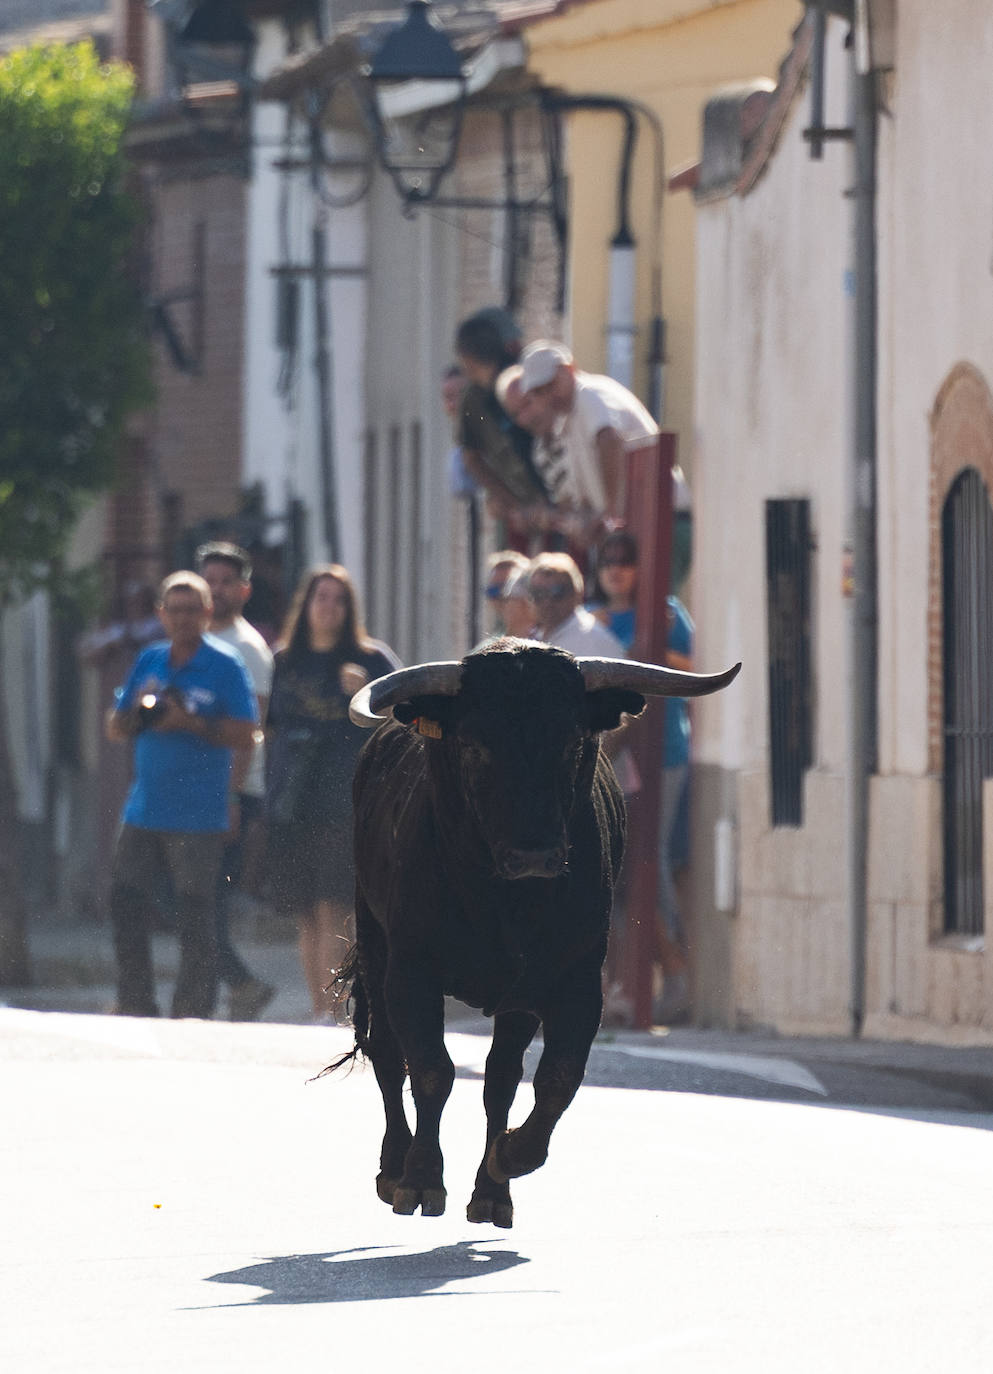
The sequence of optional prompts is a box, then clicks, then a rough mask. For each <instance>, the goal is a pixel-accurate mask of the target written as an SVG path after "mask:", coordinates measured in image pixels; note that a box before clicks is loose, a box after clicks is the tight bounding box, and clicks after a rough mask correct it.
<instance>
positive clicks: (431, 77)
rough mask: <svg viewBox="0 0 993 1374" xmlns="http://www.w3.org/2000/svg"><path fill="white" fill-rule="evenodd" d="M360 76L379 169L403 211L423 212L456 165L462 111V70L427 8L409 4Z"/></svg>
mask: <svg viewBox="0 0 993 1374" xmlns="http://www.w3.org/2000/svg"><path fill="white" fill-rule="evenodd" d="M365 76H366V79H367V81H368V83H369V87H370V89H371V98H370V100H369V102H368V108H369V115H370V122H371V123H372V128H373V135H374V138H375V141H376V152H377V155H378V157H379V161H380V163H381V164H382V166H383V169H384V170H385V171H386V172H388V173H389V175H390V177H391V178H392V180H393V184H394V186H395V187H396V189H397V191H398V192H399V194H400V197H401V199H402V200H403V202H404V205H405V206H406V207H408V208H409V209H414V208H415V207H416V206H418V205H424V204H426V203H427V202H428V201H430V200H433V199H434V197H435V196H436V194H437V192H438V188H439V186H440V185H441V182H442V179H443V178H444V176H445V174H446V173H447V172H448V171H450V170H451V168H452V166H453V165H454V163H455V158H456V155H457V153H458V147H459V136H460V134H461V132H462V118H463V114H464V111H465V103H466V76H465V73H464V72H463V70H462V62H461V60H460V58H459V55H458V53H457V52H456V51H455V49H454V47H453V46H452V43H451V41H450V39H449V38H448V35H447V34H446V33H445V31H444V29H442V28H441V26H440V25H439V24H438V23H437V22H436V21H435V19H434V16H433V15H432V13H431V4H430V0H410V4H409V6H408V9H407V17H406V19H405V20H404V21H403V22H402V23H401V24H398V25H397V26H396V27H395V28H394V29H393V30H392V31H391V32H390V33H389V34H387V36H386V39H385V40H384V42H383V43H382V45H381V47H380V48H379V51H378V52H377V53H376V55H375V56H374V57H373V59H372V61H371V62H370V64H369V66H368V68H367V69H366V72H365Z"/></svg>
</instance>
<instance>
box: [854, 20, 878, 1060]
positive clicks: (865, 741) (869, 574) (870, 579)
mask: <svg viewBox="0 0 993 1374" xmlns="http://www.w3.org/2000/svg"><path fill="white" fill-rule="evenodd" d="M858 46H859V45H858V44H857V43H854V44H853V45H852V58H851V62H852V67H851V82H852V126H853V130H854V139H853V171H854V212H853V213H854V233H853V241H854V302H853V310H852V335H853V337H852V362H853V368H854V379H853V382H854V386H853V414H852V429H851V445H852V449H851V459H852V472H851V478H852V492H851V501H852V506H851V521H852V524H851V530H852V574H853V583H854V603H853V606H852V617H851V702H850V704H851V763H852V768H851V791H852V795H851V804H850V807H849V827H850V829H849V846H848V847H849V856H850V861H849V870H850V871H849V875H848V879H849V911H850V913H851V1017H852V1034H853V1035H856V1036H858V1035H860V1034H861V1032H862V1027H863V1023H864V1020H865V970H866V932H867V907H868V868H869V865H868V840H869V823H870V814H869V783H870V779H871V777H872V775H873V774H874V773H875V772H876V771H877V769H878V722H877V652H878V651H877V625H878V612H877V599H876V580H877V570H876V373H877V353H876V306H877V299H876V291H877V281H876V83H875V77H874V74H873V72H872V70H871V66H869V64H868V63H867V64H866V65H867V66H869V70H868V71H866V72H860V71H859V70H858V67H859V65H860V64H859V61H858V56H857V53H858Z"/></svg>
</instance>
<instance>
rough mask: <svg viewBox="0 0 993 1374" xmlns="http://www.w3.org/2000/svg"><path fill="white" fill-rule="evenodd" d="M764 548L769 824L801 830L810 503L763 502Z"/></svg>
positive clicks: (807, 758) (809, 740)
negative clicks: (766, 626)
mask: <svg viewBox="0 0 993 1374" xmlns="http://www.w3.org/2000/svg"><path fill="white" fill-rule="evenodd" d="M765 547H766V597H767V613H768V620H769V625H768V631H769V633H768V640H769V748H770V773H771V785H770V801H771V820H772V824H773V825H774V826H778V825H792V826H801V825H803V775H804V772H805V771H806V770H807V769H808V768H809V767H810V765H811V763H812V761H813V725H812V693H811V674H810V547H811V546H810V502H809V500H806V499H804V500H773V501H767V502H766V503H765Z"/></svg>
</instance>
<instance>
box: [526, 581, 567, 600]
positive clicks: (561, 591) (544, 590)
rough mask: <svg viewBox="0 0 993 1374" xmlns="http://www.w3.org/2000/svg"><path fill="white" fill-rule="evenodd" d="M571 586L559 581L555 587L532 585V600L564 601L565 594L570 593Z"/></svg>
mask: <svg viewBox="0 0 993 1374" xmlns="http://www.w3.org/2000/svg"><path fill="white" fill-rule="evenodd" d="M572 591H573V589H572V587H567V586H566V585H565V584H564V583H560V584H559V586H557V587H532V588H531V600H532V601H564V600H565V599H566V597H567V596H570V595H571V594H572Z"/></svg>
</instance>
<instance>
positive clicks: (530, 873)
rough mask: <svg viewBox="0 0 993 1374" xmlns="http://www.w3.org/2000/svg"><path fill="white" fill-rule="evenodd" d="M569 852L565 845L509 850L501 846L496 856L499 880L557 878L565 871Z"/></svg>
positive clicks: (507, 847)
mask: <svg viewBox="0 0 993 1374" xmlns="http://www.w3.org/2000/svg"><path fill="white" fill-rule="evenodd" d="M568 858H569V851H568V850H567V849H566V847H565V845H561V844H560V845H556V846H555V848H554V849H511V848H510V847H509V846H502V847H501V848H500V849H499V851H498V852H497V854H496V866H497V872H498V873H499V875H500V877H501V878H510V879H513V880H516V879H518V878H558V877H559V876H560V875H561V874H562V873H564V872H565V870H566V865H567V862H568Z"/></svg>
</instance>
